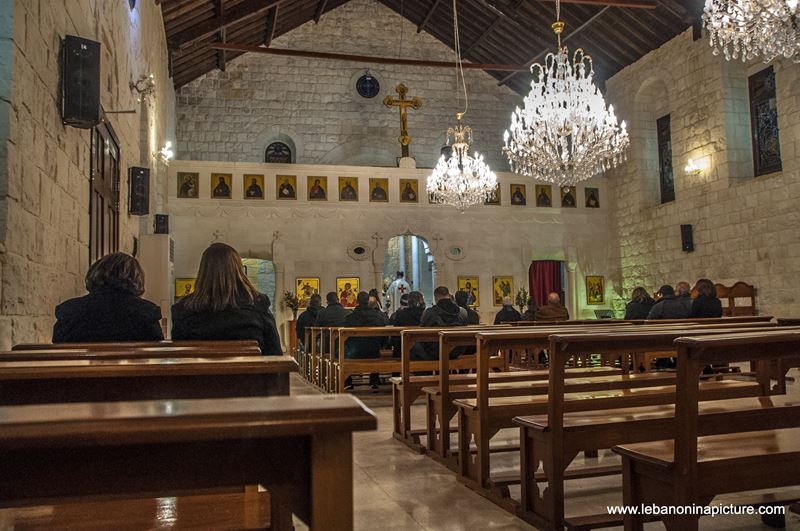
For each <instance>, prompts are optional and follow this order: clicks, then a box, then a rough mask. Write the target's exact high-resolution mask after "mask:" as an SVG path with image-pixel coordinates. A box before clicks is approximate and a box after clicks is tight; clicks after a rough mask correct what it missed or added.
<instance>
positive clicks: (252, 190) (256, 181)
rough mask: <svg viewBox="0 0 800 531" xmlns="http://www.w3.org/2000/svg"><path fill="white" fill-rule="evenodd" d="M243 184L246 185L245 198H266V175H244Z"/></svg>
mask: <svg viewBox="0 0 800 531" xmlns="http://www.w3.org/2000/svg"><path fill="white" fill-rule="evenodd" d="M242 184H243V185H244V195H243V197H244V198H245V199H264V176H263V175H248V174H244V175H243V176H242Z"/></svg>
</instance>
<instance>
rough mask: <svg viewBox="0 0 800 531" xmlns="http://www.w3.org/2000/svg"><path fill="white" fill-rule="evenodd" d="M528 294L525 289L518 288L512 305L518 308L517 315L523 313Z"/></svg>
mask: <svg viewBox="0 0 800 531" xmlns="http://www.w3.org/2000/svg"><path fill="white" fill-rule="evenodd" d="M528 298H529V294H528V291H527V290H526V289H525V288H519V291H517V296H516V297H515V298H514V303H515V304H516V305H517V306H518V307H519V313H524V312H525V307H526V306H527V305H528Z"/></svg>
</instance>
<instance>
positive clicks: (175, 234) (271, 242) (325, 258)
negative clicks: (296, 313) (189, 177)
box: [169, 161, 619, 322]
mask: <svg viewBox="0 0 800 531" xmlns="http://www.w3.org/2000/svg"><path fill="white" fill-rule="evenodd" d="M178 172H196V173H198V175H199V179H200V181H199V182H200V187H199V197H198V198H196V199H179V198H177V197H176V193H177V189H178V185H177V173H178ZM212 173H230V174H232V176H233V180H232V187H231V189H232V192H233V197H232V199H211V189H212V185H211V174H212ZM429 173H430V170H423V169H399V168H377V167H366V166H320V165H303V164H280V165H279V164H263V163H262V164H258V163H226V162H199V161H175V162H174V163H172V164H170V183H171V184H170V188H171V189H170V199H169V205H170V235H171V236H172V238H173V239H174V242H175V263H174V273H175V277H176V278H177V277H195V276H196V274H197V268H198V265H199V261H200V255H201V254H202V252H203V250H204V249H205V248H206V247H207V246H208V245H209V244H210V243H212V242H213V241H215V240H218V241H223V242H226V243H228V244H230V245H233V246H234V247H236V248H237V249H238V250H239V251H240V253H241V254H242V256H244V257H250V258H263V259H269V260H272V261H273V262H274V264H275V271H276V292H277V293H278V294H280V293H282V292H283V291H284V290H293V286H294V281H295V278H296V277H319V278H320V279H321V290H322V292H323V293H326V292H328V291H333V290H334V289H335V283H336V277H344V276H357V277H360V279H361V288H362V289H365V290H367V289H369V288H373V287H380V286H381V283H382V277H383V265H384V260H385V255H386V249H387V247H388V245H389V241H390V240H391V238H392V237H393V236H396V235H399V234H416V235H418V236H421V237H423V238H425V239H426V240H427V241H428V243H429V245H430V248H431V252H432V254H433V257H434V262H435V267H436V283H437V284H442V285H445V286H448V287H450V288H451V289H454V288H455V287H456V282H457V279H458V276H477V277H479V280H480V307H479V308H478V311H479V313H480V314H481V318H482V320H483V321H484V322H492V321H493V319H494V315H495V313H496V312H497V311H498V310H499V308H498V307H496V306H494V305H493V303H492V277H493V276H513V277H514V292H515V293H516V290H517V289H519V288H520V287H526V288H527V286H528V268H529V266H530V263H531V261H532V260H564V261H566V262H567V267H568V270H569V273H568V279H567V281H568V286H567V297H566V298H567V304H568V307H569V308H570V309H571V311H572V312H573V315H576V316H577V317H583V318H587V317H594V312H593V310H594V309H599V308H610V307H611V306H610V303H611V302H612V299H611V295H612V294H613V293H614V291H615V286H614V285H613V283H607V285H606V302H607V304H605V305H602V306H588V305H586V304H585V301H586V296H585V290H584V275H605V276H606V278H614V277H618V276H619V274H618V272H617V271H616V267H617V255H616V253H614V252H612V250H611V247H610V246H609V242H608V236H609V234H610V229H609V226H608V212H609V210H608V206H607V204H606V186H607V183H606V180H605V179H604V178H598V179H594V180H592V181H590V182H588V183H587V184H586V186H590V187H595V188H598V189H599V191H600V208H597V209H591V208H586V207H585V192H584V189H583V188H584V187H583V186H580V187H578V190H577V203H578V204H577V208H561V207H560V206H559V205H560V199H556V198H554V201H553V204H554V207H553V208H546V207H537V206H535V199H534V193H535V189H534V186H535V184H536V183H535V182H533V181H530V180H529V179H521V178H519V177H518V176H515V175H513V174H509V173H501V174H499V175H498V179H499V181H500V183H501V205H499V206H493V205H481V206H476V207H473V208H471V209H469V210H467V211H466V212H465V213H463V214H459V213H458V211H457V210H455V209H454V208H452V207H447V206H443V205H431V204H429V203H428V200H427V197H426V196H425V195H424V183H425V178H426V177H427V176H428V174H429ZM246 174H259V175H264V176H265V186H264V195H265V199H244V198H243V196H244V193H243V176H244V175H246ZM276 175H294V176H296V177H297V187H296V191H297V196H298V199H297V200H295V201H286V200H276ZM308 176H326V177H327V178H328V200H327V201H308V200H306V197H307V191H308V185H307V177H308ZM340 176H346V177H350V178H354V179H355V178H357V179H358V185H357V187H358V192H359V194H358V195H359V201H358V202H340V201H339V200H338V194H337V188H336V183H337V181H338V177H340ZM376 177H380V178H386V179H388V194H389V195H388V199H389V201H388V202H385V203H378V202H370V201H369V199H368V197H369V195H368V194H369V179H370V178H376ZM400 179H417V180H418V181H419V183H420V186H421V188H420V191H422V194H420V200H419V203H416V204H409V203H401V202H400V182H399V180H400ZM247 182H248V184H249V183H250V181H249V180H248V181H247ZM215 183H216V181H215ZM512 183H520V184H525V185H526V187H527V196H528V202H527V205H526V206H517V205H511V204H510V192H511V185H512ZM554 192H555V190H554ZM359 246H360V247H363V248H364V249H365V250H366V252H365V253H362V254H361V255H358V254H355V253H352V252H350V251H349V250H351V249H353V248H355V247H359ZM454 247H457V248H459V249H460V250H461V252H460V254H458V255H454V254H453V253H452V252H451V251H450V250H451V249H453V248H454ZM428 302H429V303H430V302H431V301H428ZM276 313H277V315H278V318H279V321H282V320H283V319H284V318H285V317H286V313H285V311H284V310H283V309H282V308H280V307H279V306H278V307H277V308H276Z"/></svg>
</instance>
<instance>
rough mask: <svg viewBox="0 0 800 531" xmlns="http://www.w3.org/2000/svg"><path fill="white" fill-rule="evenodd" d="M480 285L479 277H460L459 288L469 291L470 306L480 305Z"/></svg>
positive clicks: (468, 302)
mask: <svg viewBox="0 0 800 531" xmlns="http://www.w3.org/2000/svg"><path fill="white" fill-rule="evenodd" d="M479 286H480V282H479V281H478V277H458V290H459V291H466V292H467V305H468V306H480V304H481V303H480V296H479V294H478V287H479Z"/></svg>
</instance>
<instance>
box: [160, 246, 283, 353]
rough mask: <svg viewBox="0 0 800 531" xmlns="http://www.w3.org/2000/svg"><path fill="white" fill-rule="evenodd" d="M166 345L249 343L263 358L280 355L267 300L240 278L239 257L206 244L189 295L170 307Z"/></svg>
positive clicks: (225, 248) (244, 277) (230, 250)
mask: <svg viewBox="0 0 800 531" xmlns="http://www.w3.org/2000/svg"><path fill="white" fill-rule="evenodd" d="M172 320H173V322H172V339H200V340H202V339H206V340H208V339H255V340H256V341H258V344H259V346H260V347H261V352H262V353H263V354H264V355H272V356H279V355H281V354H282V353H283V350H282V348H281V342H280V339H279V337H278V330H277V328H276V326H275V318H274V317H273V316H272V312H271V311H270V300H269V297H267V296H266V295H264V294H263V293H259V292H258V290H256V288H255V287H253V284H252V283H251V282H250V280H249V279H248V278H247V275H245V272H244V266H243V265H242V259H241V257H240V256H239V253H238V252H237V251H236V249H234V248H233V247H231V246H230V245H226V244H224V243H212V244H211V245H210V246H209V247H208V248H207V249H206V250H205V251H203V256H202V257H201V258H200V268H199V270H198V273H197V284H196V286H195V291H194V293H192V294H190V295H187V296H185V297H183V298H182V299H181V300H180V301H178V302H177V303H175V304H173V305H172Z"/></svg>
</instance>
